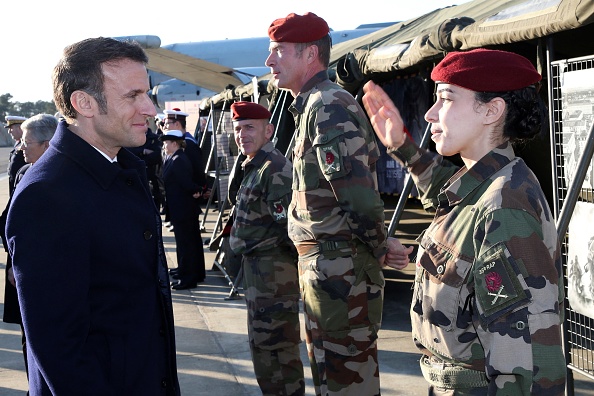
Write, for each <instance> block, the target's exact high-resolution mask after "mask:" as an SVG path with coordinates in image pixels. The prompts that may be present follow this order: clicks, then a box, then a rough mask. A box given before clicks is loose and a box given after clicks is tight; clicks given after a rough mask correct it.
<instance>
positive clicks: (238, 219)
mask: <svg viewBox="0 0 594 396" xmlns="http://www.w3.org/2000/svg"><path fill="white" fill-rule="evenodd" d="M241 166H242V167H243V172H244V176H243V179H242V181H241V186H240V188H239V191H238V192H237V202H236V204H235V209H236V210H235V213H236V214H235V220H234V222H233V227H232V228H231V234H230V238H229V243H230V245H231V249H232V250H233V251H234V252H235V253H237V254H253V253H261V252H264V251H266V250H269V249H272V248H276V247H279V246H288V247H292V245H293V244H292V242H291V240H290V239H289V237H288V235H287V208H288V206H289V202H290V201H291V176H292V175H291V172H292V165H291V162H290V161H289V160H288V159H287V158H285V156H284V155H283V154H282V153H281V152H280V151H278V150H277V149H275V148H274V145H273V144H272V142H267V143H266V144H264V146H262V148H261V149H260V151H259V152H258V153H257V154H256V155H255V156H254V158H252V159H251V160H250V159H249V158H248V159H246V160H245V161H244V162H243V163H242V165H241Z"/></svg>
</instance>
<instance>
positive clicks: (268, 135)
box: [266, 124, 274, 140]
mask: <svg viewBox="0 0 594 396" xmlns="http://www.w3.org/2000/svg"><path fill="white" fill-rule="evenodd" d="M273 133H274V125H273V124H267V125H266V138H267V139H268V140H270V138H272V134H273Z"/></svg>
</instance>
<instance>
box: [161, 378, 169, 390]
mask: <svg viewBox="0 0 594 396" xmlns="http://www.w3.org/2000/svg"><path fill="white" fill-rule="evenodd" d="M167 385H168V382H167V378H163V379H162V380H161V387H162V388H167Z"/></svg>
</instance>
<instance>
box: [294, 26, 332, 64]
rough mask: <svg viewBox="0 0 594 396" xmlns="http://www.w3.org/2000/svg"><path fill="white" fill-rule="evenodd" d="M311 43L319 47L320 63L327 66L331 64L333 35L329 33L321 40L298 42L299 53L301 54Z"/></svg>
mask: <svg viewBox="0 0 594 396" xmlns="http://www.w3.org/2000/svg"><path fill="white" fill-rule="evenodd" d="M310 45H315V46H317V47H318V59H319V60H320V63H321V64H322V65H324V66H325V67H326V68H328V66H329V65H330V50H331V49H332V37H331V36H330V35H329V34H327V35H325V36H324V37H322V38H321V39H319V40H316V41H312V42H311V43H298V44H296V50H297V54H298V55H299V56H301V53H302V52H303V50H304V49H305V48H307V47H309V46H310Z"/></svg>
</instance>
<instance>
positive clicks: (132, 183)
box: [126, 179, 134, 186]
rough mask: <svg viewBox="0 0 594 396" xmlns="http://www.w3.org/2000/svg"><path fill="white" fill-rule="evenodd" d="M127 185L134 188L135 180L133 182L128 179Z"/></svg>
mask: <svg viewBox="0 0 594 396" xmlns="http://www.w3.org/2000/svg"><path fill="white" fill-rule="evenodd" d="M126 185H127V186H132V185H134V180H132V179H126Z"/></svg>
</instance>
